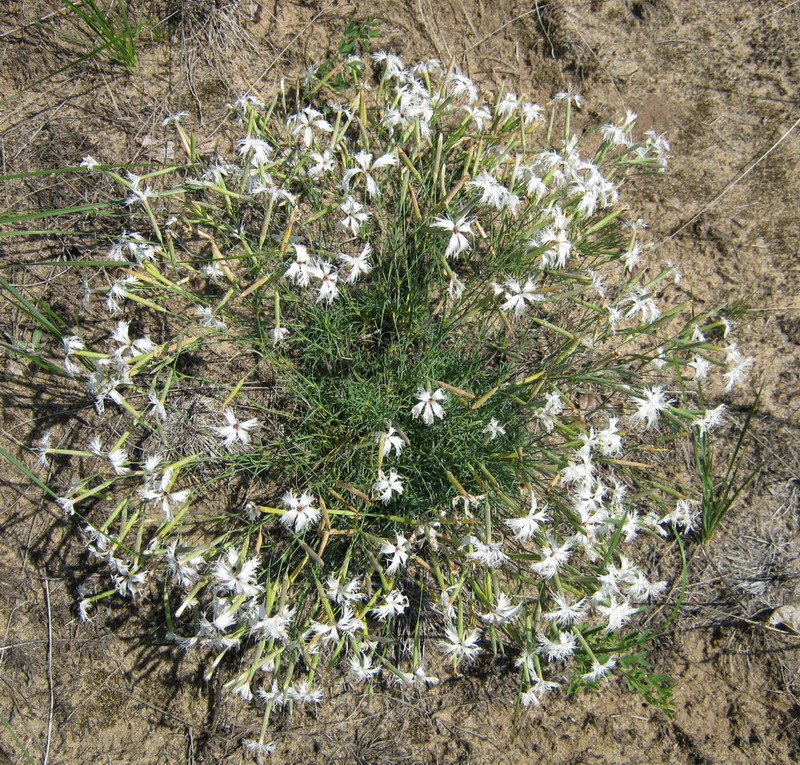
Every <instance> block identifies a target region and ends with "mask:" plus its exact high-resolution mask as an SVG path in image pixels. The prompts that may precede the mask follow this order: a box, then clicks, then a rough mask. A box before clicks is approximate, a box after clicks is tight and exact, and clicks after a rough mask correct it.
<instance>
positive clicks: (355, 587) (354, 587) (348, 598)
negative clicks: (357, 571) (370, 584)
mask: <svg viewBox="0 0 800 765" xmlns="http://www.w3.org/2000/svg"><path fill="white" fill-rule="evenodd" d="M325 584H326V585H327V586H328V589H327V590H326V591H325V594H326V595H327V596H328V597H329V598H330V599H331V600H333V601H336V602H337V603H351V602H355V601H357V600H364V598H365V597H366V596H365V595H364V593H363V592H360V590H361V583H360V582H359V581H358V579H351V580H350V581H349V582H347V583H346V584H342V580H341V576H331V577H328V580H327V581H326V582H325Z"/></svg>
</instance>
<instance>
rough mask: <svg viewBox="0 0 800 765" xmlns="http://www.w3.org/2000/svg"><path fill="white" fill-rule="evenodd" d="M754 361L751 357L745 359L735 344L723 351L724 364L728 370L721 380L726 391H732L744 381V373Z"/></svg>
mask: <svg viewBox="0 0 800 765" xmlns="http://www.w3.org/2000/svg"><path fill="white" fill-rule="evenodd" d="M754 360H755V359H753V358H752V357H747V358H745V357H744V356H743V355H742V354H741V352H740V351H739V349H738V348H737V347H736V343H732V344H731V345H729V346H728V347H727V348H726V349H725V363H726V364H727V365H728V369H727V371H726V372H725V374H724V375H722V378H723V379H724V380H725V390H726V391H731V390H733V389H734V388H735V387H736V386H737V385H738V384H739V383H740V382H742V381H743V380H744V379H745V377H746V374H745V373H746V372H747V369H748V367H749V366H750V365H751V364H752V363H753V361H754Z"/></svg>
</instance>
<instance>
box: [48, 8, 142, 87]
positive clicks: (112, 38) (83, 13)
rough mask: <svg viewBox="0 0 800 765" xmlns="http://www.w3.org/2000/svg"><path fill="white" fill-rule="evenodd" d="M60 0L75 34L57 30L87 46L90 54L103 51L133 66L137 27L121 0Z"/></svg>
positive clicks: (113, 59) (111, 57) (110, 56)
mask: <svg viewBox="0 0 800 765" xmlns="http://www.w3.org/2000/svg"><path fill="white" fill-rule="evenodd" d="M61 2H62V3H63V5H64V6H65V7H66V8H67V10H68V12H69V14H70V16H71V18H72V20H73V22H74V26H75V28H76V31H77V33H78V35H77V36H76V35H73V34H71V33H68V32H65V31H63V30H57V31H58V32H59V34H61V35H62V36H64V37H66V38H68V39H70V40H72V41H73V42H76V43H78V44H79V45H82V46H84V47H86V48H89V49H91V51H90V53H91V55H95V54H96V53H99V52H100V51H104V52H105V54H106V55H107V56H108V57H109V58H110V59H111V60H112V61H116V62H117V63H118V64H122V65H123V66H124V67H125V68H126V69H129V70H130V71H133V70H134V69H135V68H136V62H137V60H138V54H137V45H138V42H139V30H140V27H139V26H138V25H136V24H134V23H133V20H132V19H131V17H130V16H129V14H128V9H127V8H126V6H125V2H124V0H107V2H106V3H103V2H100V0H61ZM54 28H55V27H54Z"/></svg>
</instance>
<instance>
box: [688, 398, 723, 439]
mask: <svg viewBox="0 0 800 765" xmlns="http://www.w3.org/2000/svg"><path fill="white" fill-rule="evenodd" d="M724 412H725V404H720V405H719V406H718V407H716V408H714V409H706V411H705V414H704V415H703V416H702V417H698V418H697V419H696V420H695V421H694V422H693V423H692V425H694V426H695V427H696V428H698V429H699V430H700V435H701V436H702V435H705V434H706V433H708V431H709V430H711V429H712V428H715V427H717V425H719V424H720V423H721V422H722V415H723V413H724Z"/></svg>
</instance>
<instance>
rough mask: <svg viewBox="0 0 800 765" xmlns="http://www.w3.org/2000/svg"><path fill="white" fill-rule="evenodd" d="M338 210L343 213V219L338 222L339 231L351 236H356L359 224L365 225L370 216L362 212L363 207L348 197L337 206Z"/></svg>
mask: <svg viewBox="0 0 800 765" xmlns="http://www.w3.org/2000/svg"><path fill="white" fill-rule="evenodd" d="M339 209H340V210H341V211H342V212H343V213H344V218H342V220H340V221H339V229H340V230H341V231H350V233H351V234H352V235H353V236H358V230H359V228H361V224H362V223H366V222H367V221H368V220H369V216H370V215H371V214H372V213H369V212H364V205H362V204H361V203H360V202H357V201H356V200H355V199H354V198H353V197H351V196H349V195H348V196H347V197H345V200H344V202H342V204H340V205H339Z"/></svg>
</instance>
